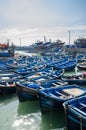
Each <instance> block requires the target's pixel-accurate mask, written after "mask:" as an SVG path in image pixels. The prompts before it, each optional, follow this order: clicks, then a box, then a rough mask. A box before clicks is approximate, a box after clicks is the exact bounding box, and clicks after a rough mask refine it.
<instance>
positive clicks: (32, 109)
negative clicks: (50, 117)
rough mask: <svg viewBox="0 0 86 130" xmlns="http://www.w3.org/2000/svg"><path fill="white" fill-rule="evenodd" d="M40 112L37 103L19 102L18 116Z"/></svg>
mask: <svg viewBox="0 0 86 130" xmlns="http://www.w3.org/2000/svg"><path fill="white" fill-rule="evenodd" d="M39 111H40V106H39V101H26V102H22V103H21V102H19V104H18V115H25V114H27V113H28V114H30V113H36V112H39Z"/></svg>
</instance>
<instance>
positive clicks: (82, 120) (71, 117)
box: [63, 96, 86, 130]
mask: <svg viewBox="0 0 86 130" xmlns="http://www.w3.org/2000/svg"><path fill="white" fill-rule="evenodd" d="M63 106H64V109H65V116H66V124H67V130H86V96H81V97H78V98H75V99H72V100H69V101H66V102H64V103H63Z"/></svg>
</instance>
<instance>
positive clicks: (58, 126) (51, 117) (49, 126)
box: [40, 110, 66, 130]
mask: <svg viewBox="0 0 86 130" xmlns="http://www.w3.org/2000/svg"><path fill="white" fill-rule="evenodd" d="M65 124H66V123H65V114H64V111H63V110H58V111H56V112H53V111H49V112H48V113H44V114H41V129H40V130H66V128H65Z"/></svg>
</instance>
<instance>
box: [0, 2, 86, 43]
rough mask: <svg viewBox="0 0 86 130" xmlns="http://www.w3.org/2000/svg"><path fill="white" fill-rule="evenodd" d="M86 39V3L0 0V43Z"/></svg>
mask: <svg viewBox="0 0 86 130" xmlns="http://www.w3.org/2000/svg"><path fill="white" fill-rule="evenodd" d="M68 31H71V42H73V40H74V39H76V38H78V37H86V0H0V42H5V41H6V40H7V39H10V41H13V42H14V43H15V44H16V45H17V44H19V39H20V38H21V42H22V45H28V44H32V43H33V42H35V41H36V40H43V36H44V35H45V36H46V38H47V40H48V39H52V40H56V39H60V40H62V41H65V42H68Z"/></svg>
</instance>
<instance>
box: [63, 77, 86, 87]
mask: <svg viewBox="0 0 86 130" xmlns="http://www.w3.org/2000/svg"><path fill="white" fill-rule="evenodd" d="M61 79H62V80H63V81H65V82H68V84H77V85H86V78H84V77H83V76H82V75H63V76H62V77H61Z"/></svg>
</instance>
